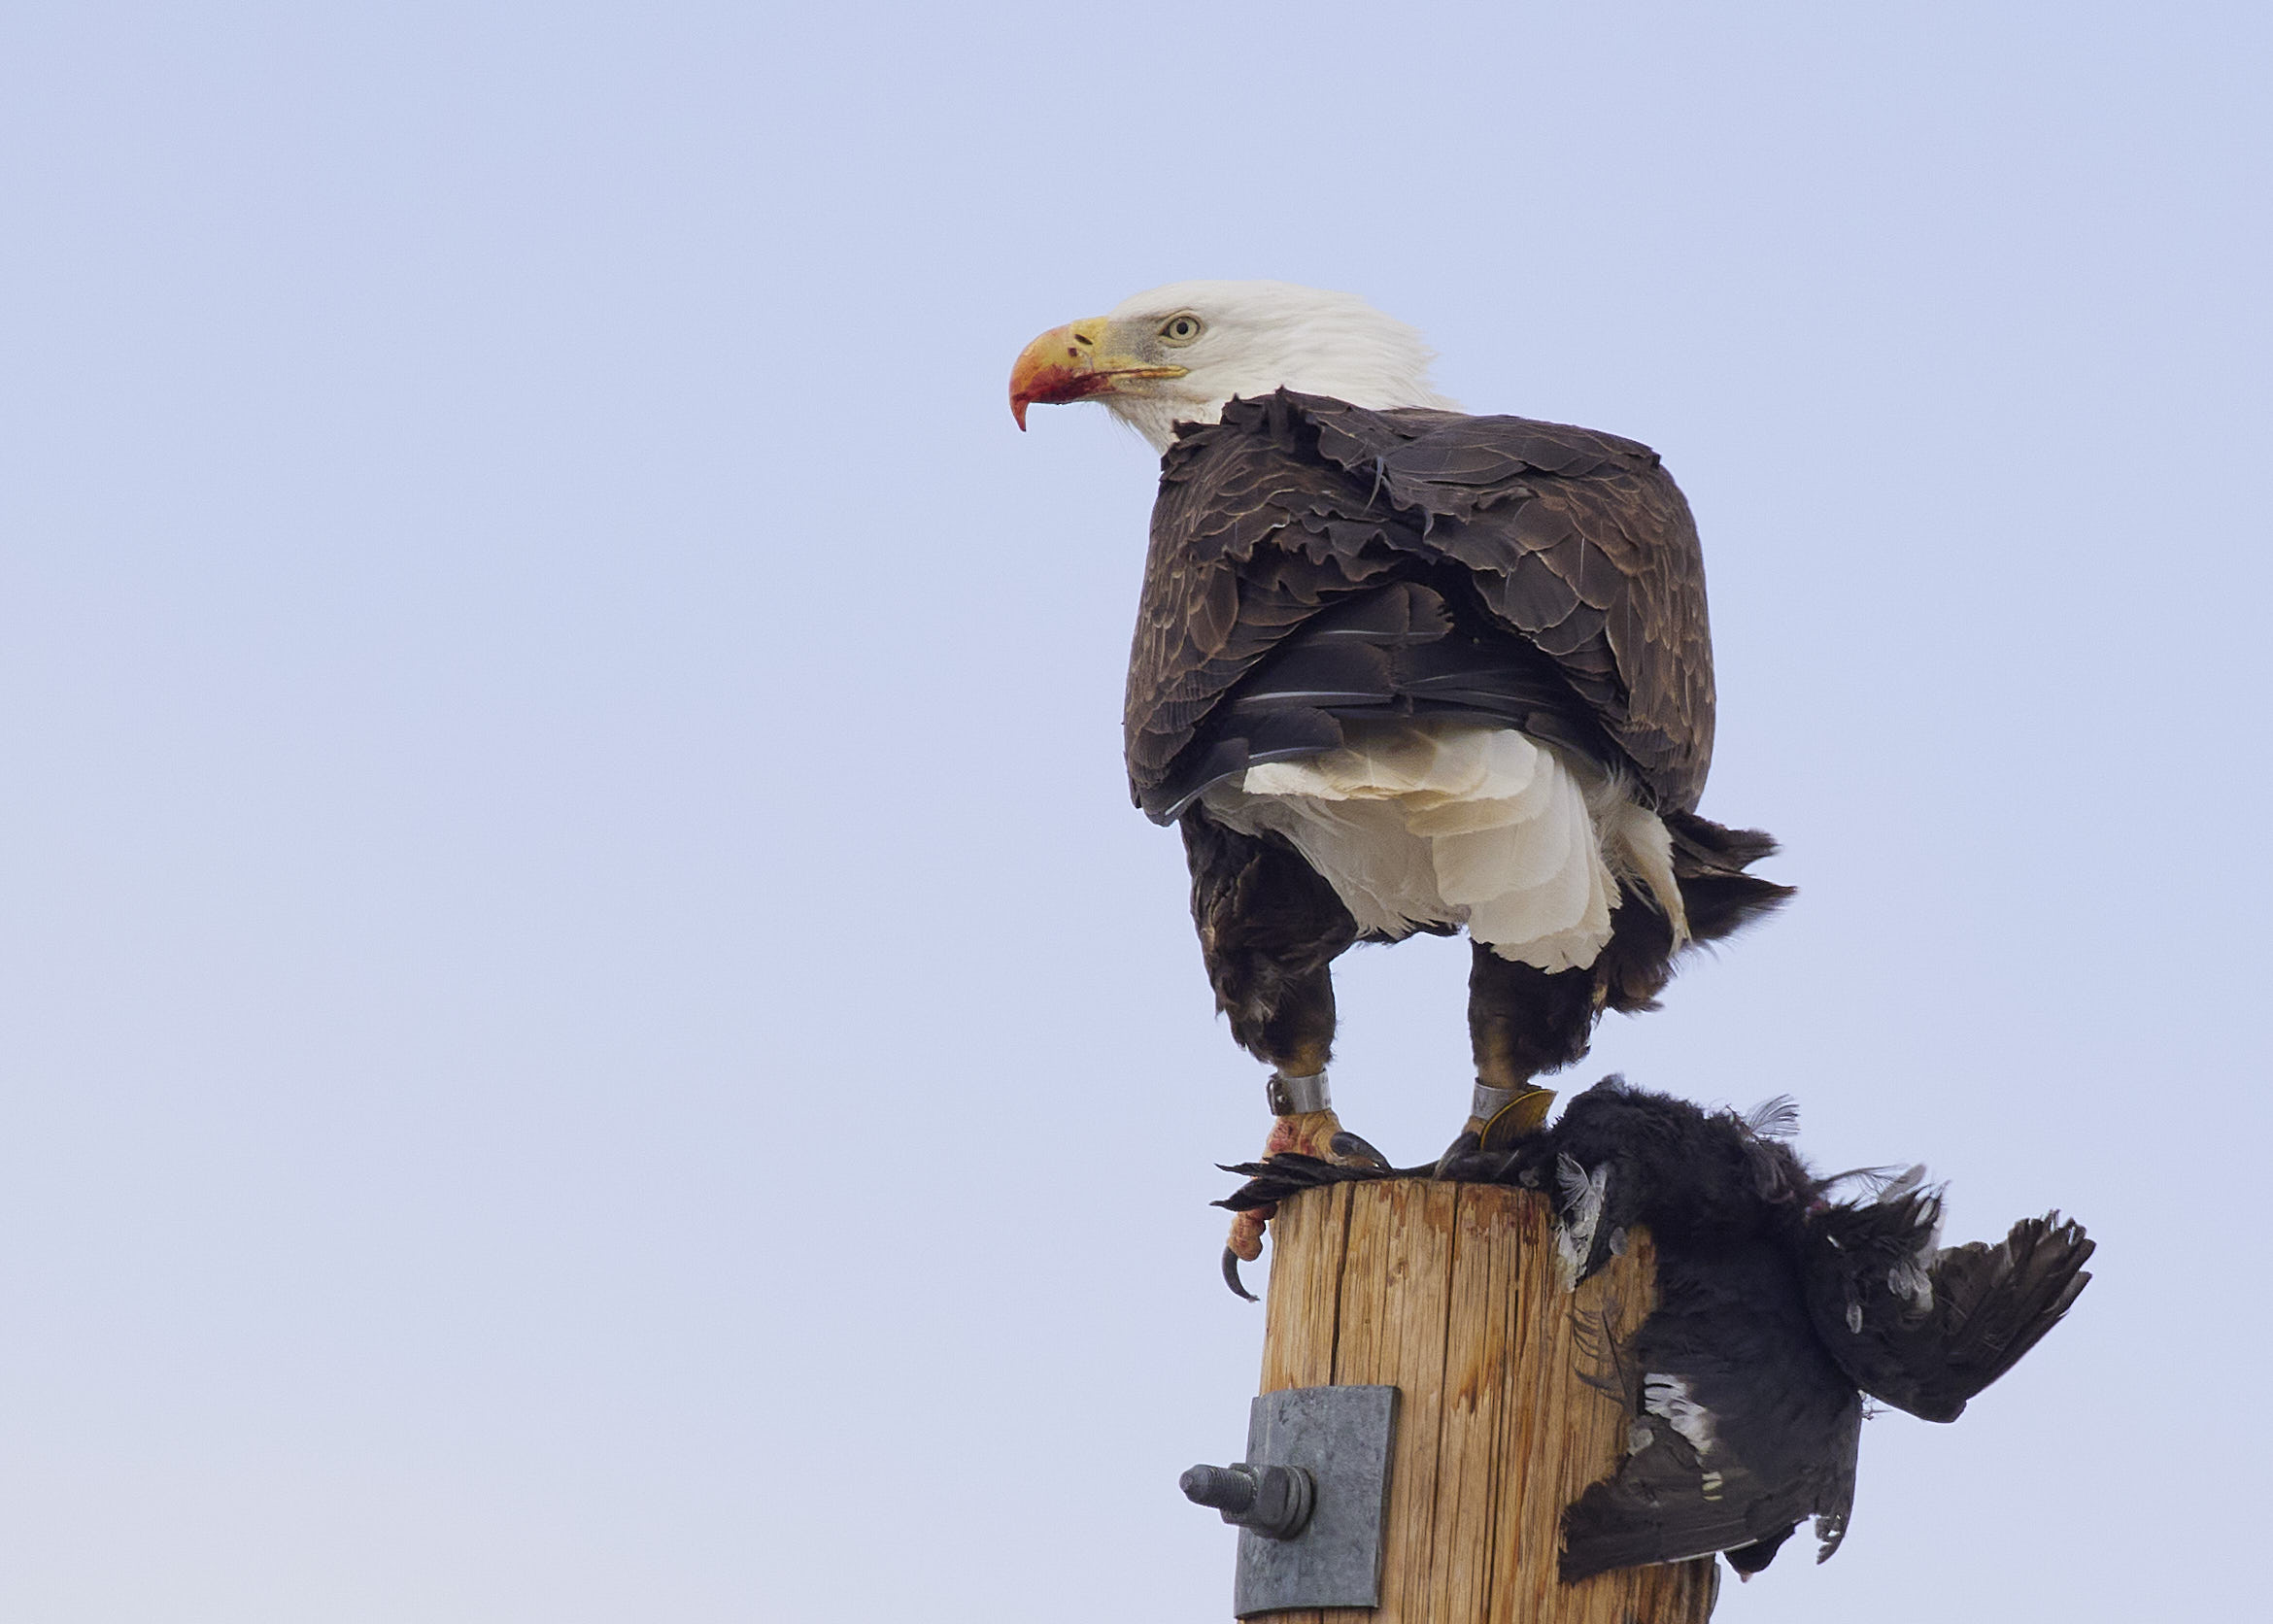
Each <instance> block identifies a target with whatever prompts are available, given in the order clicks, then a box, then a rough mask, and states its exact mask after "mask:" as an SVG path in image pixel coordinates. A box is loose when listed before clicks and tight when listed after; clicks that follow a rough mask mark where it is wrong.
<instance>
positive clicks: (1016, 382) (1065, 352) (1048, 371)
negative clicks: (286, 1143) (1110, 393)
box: [1010, 321, 1113, 429]
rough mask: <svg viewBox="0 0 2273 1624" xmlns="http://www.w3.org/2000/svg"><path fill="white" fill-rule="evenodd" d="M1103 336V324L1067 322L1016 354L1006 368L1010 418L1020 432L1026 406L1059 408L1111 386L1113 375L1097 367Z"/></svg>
mask: <svg viewBox="0 0 2273 1624" xmlns="http://www.w3.org/2000/svg"><path fill="white" fill-rule="evenodd" d="M1103 334H1104V323H1103V321H1069V322H1068V323H1067V324H1066V325H1065V326H1062V327H1052V328H1051V329H1050V330H1049V331H1048V332H1046V333H1044V334H1042V335H1041V337H1039V338H1037V339H1035V341H1034V342H1033V343H1032V344H1029V345H1028V346H1027V347H1026V348H1025V349H1024V350H1021V351H1020V352H1019V353H1018V363H1017V365H1015V366H1013V367H1011V369H1010V415H1011V416H1012V417H1014V418H1016V419H1017V420H1018V426H1019V427H1020V428H1021V429H1023V428H1024V427H1025V426H1026V409H1027V407H1028V406H1030V405H1033V404H1034V403H1035V402H1036V401H1039V402H1040V403H1041V404H1043V405H1045V406H1059V405H1063V404H1065V403H1066V402H1067V401H1069V400H1081V399H1084V398H1086V397H1087V396H1089V395H1093V394H1103V392H1104V391H1105V390H1107V389H1111V388H1112V387H1113V375H1112V374H1111V373H1110V372H1107V371H1103V370H1101V369H1100V368H1099V366H1098V364H1097V358H1098V349H1099V342H1098V341H1099V340H1100V339H1101V338H1103Z"/></svg>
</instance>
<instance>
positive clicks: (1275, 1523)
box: [1183, 1387, 1397, 1618]
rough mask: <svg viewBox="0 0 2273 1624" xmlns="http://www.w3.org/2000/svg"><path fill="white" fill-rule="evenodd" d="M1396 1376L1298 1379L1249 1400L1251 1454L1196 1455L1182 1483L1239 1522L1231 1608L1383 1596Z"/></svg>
mask: <svg viewBox="0 0 2273 1624" xmlns="http://www.w3.org/2000/svg"><path fill="white" fill-rule="evenodd" d="M1396 1416H1397V1389H1396V1388H1394V1387H1290V1388H1285V1389H1283V1390H1281V1391H1279V1392H1276V1393H1266V1394H1264V1395H1263V1396H1262V1397H1261V1398H1259V1399H1257V1400H1256V1401H1255V1402H1254V1404H1253V1405H1251V1406H1250V1407H1249V1409H1248V1411H1247V1458H1246V1459H1245V1460H1244V1461H1241V1462H1239V1463H1238V1464H1237V1465H1235V1466H1231V1467H1211V1466H1196V1467H1194V1468H1193V1469H1192V1470H1191V1471H1190V1472H1185V1473H1184V1476H1183V1489H1184V1493H1185V1494H1186V1495H1188V1496H1190V1497H1191V1498H1192V1499H1193V1500H1195V1501H1197V1502H1198V1503H1199V1504H1201V1505H1203V1506H1215V1507H1217V1508H1218V1509H1219V1510H1220V1511H1222V1513H1223V1520H1224V1521H1225V1522H1228V1523H1235V1524H1238V1529H1239V1559H1238V1577H1237V1578H1236V1579H1235V1580H1234V1582H1233V1586H1232V1611H1233V1612H1234V1613H1235V1614H1236V1615H1237V1616H1238V1617H1240V1618H1249V1617H1252V1616H1254V1615H1255V1614H1256V1613H1262V1612H1277V1611H1280V1610H1282V1609H1285V1608H1289V1607H1378V1606H1380V1604H1381V1546H1382V1534H1383V1528H1384V1524H1385V1521H1386V1514H1387V1510H1388V1501H1389V1440H1390V1438H1391V1437H1392V1435H1393V1431H1394V1428H1395V1425H1396Z"/></svg>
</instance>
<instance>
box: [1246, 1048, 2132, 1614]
mask: <svg viewBox="0 0 2273 1624" xmlns="http://www.w3.org/2000/svg"><path fill="white" fill-rule="evenodd" d="M1793 1121H1794V1113H1793V1111H1792V1109H1791V1107H1790V1105H1789V1104H1788V1102H1786V1101H1782V1100H1777V1101H1772V1102H1771V1103H1770V1104H1769V1105H1767V1106H1764V1107H1762V1108H1761V1109H1760V1110H1758V1111H1755V1112H1753V1113H1752V1114H1751V1115H1750V1116H1749V1117H1739V1116H1737V1115H1735V1114H1734V1113H1732V1112H1726V1111H1717V1112H1708V1111H1704V1110H1701V1109H1700V1108H1698V1107H1697V1106H1695V1105H1692V1104H1690V1103H1689V1102H1687V1101H1686V1100H1676V1099H1672V1098H1670V1097H1668V1096H1665V1095H1657V1094H1649V1093H1645V1092H1644V1091H1642V1090H1639V1089H1634V1088H1630V1087H1628V1086H1626V1085H1625V1084H1624V1083H1623V1082H1621V1081H1619V1080H1618V1079H1616V1078H1611V1079H1609V1080H1607V1081H1605V1082H1603V1083H1601V1084H1598V1085H1597V1086H1596V1087H1594V1088H1592V1089H1589V1090H1588V1091H1587V1092H1586V1093H1584V1094H1582V1095H1580V1096H1578V1099H1576V1100H1573V1101H1572V1102H1571V1105H1570V1108H1569V1109H1568V1110H1566V1111H1565V1112H1564V1113H1563V1116H1562V1118H1561V1119H1560V1120H1559V1121H1558V1122H1556V1123H1555V1124H1554V1125H1553V1126H1552V1127H1551V1128H1548V1129H1546V1130H1544V1132H1541V1133H1537V1134H1534V1135H1533V1136H1531V1137H1530V1138H1527V1139H1525V1140H1523V1141H1522V1142H1520V1143H1519V1144H1517V1145H1515V1146H1514V1147H1512V1148H1511V1149H1509V1150H1506V1151H1501V1152H1494V1153H1473V1154H1470V1155H1468V1156H1466V1157H1464V1158H1461V1159H1459V1160H1457V1161H1455V1162H1453V1163H1452V1164H1450V1165H1448V1166H1446V1167H1443V1169H1442V1172H1443V1174H1444V1176H1448V1177H1456V1178H1461V1179H1468V1180H1473V1181H1477V1182H1492V1183H1510V1184H1519V1185H1524V1186H1528V1187H1531V1188H1535V1189H1539V1190H1542V1191H1544V1192H1545V1193H1546V1194H1547V1195H1548V1196H1549V1197H1550V1199H1551V1200H1552V1201H1553V1202H1554V1205H1555V1211H1556V1222H1557V1238H1558V1246H1559V1248H1560V1252H1561V1258H1562V1262H1563V1265H1564V1268H1565V1270H1566V1273H1567V1274H1568V1276H1569V1278H1570V1279H1571V1281H1572V1283H1573V1284H1576V1283H1577V1282H1578V1281H1579V1280H1582V1279H1584V1278H1585V1277H1587V1276H1588V1275H1590V1274H1592V1273H1594V1272H1595V1271H1596V1270H1597V1269H1601V1268H1603V1267H1604V1265H1606V1264H1607V1263H1608V1262H1609V1261H1610V1259H1611V1257H1612V1256H1614V1255H1616V1254H1618V1253H1620V1252H1623V1251H1624V1250H1625V1247H1626V1242H1627V1235H1628V1233H1629V1232H1630V1231H1631V1230H1632V1229H1634V1228H1635V1227H1636V1226H1645V1227H1646V1228H1647V1229H1648V1231H1649V1234H1650V1236H1651V1238H1652V1239H1653V1241H1654V1242H1655V1245H1656V1249H1657V1301H1656V1305H1655V1307H1654V1309H1653V1310H1652V1312H1651V1313H1650V1315H1649V1317H1648V1318H1647V1319H1646V1320H1645V1321H1644V1322H1643V1324H1642V1326H1641V1327H1640V1329H1639V1330H1637V1331H1636V1332H1635V1334H1634V1335H1633V1336H1632V1337H1630V1338H1628V1339H1627V1340H1626V1341H1625V1342H1624V1343H1622V1344H1619V1345H1609V1344H1605V1345H1603V1346H1602V1348H1601V1353H1602V1364H1603V1366H1604V1369H1603V1370H1600V1371H1599V1372H1597V1373H1596V1379H1597V1380H1598V1381H1599V1382H1600V1383H1601V1384H1602V1385H1604V1386H1606V1387H1608V1388H1610V1389H1611V1390H1612V1391H1614V1392H1615V1393H1616V1394H1617V1396H1618V1397H1619V1399H1620V1400H1621V1401H1622V1402H1623V1403H1624V1404H1625V1405H1626V1407H1627V1411H1628V1413H1629V1415H1630V1416H1631V1417H1632V1424H1631V1426H1630V1428H1629V1432H1628V1442H1627V1455H1626V1458H1625V1460H1624V1461H1623V1462H1621V1463H1620V1465H1619V1467H1618V1469H1617V1471H1616V1472H1613V1473H1611V1475H1610V1476H1609V1477H1606V1478H1604V1479H1603V1480H1602V1481H1600V1482H1598V1483H1595V1484H1594V1485H1592V1486H1591V1487H1589V1488H1588V1489H1587V1491H1586V1492H1585V1493H1584V1494H1583V1495H1581V1496H1580V1497H1579V1498H1578V1500H1577V1501H1576V1502H1574V1503H1573V1504H1572V1505H1571V1506H1568V1507H1567V1508H1566V1509H1565V1511H1564V1514H1563V1555H1562V1575H1563V1577H1564V1578H1565V1579H1566V1580H1577V1579H1580V1578H1584V1577H1586V1576H1588V1575H1589V1574H1592V1573H1602V1572H1605V1571H1607V1570H1609V1569H1611V1568H1623V1567H1634V1566H1639V1565H1642V1564H1646V1563H1655V1562H1676V1561H1681V1560H1684V1559H1687V1558H1690V1557H1695V1556H1703V1555H1708V1554H1711V1553H1713V1552H1715V1551H1718V1552H1721V1553H1723V1554H1725V1555H1726V1556H1727V1558H1728V1561H1729V1565H1730V1566H1731V1567H1733V1568H1735V1569H1736V1571H1737V1572H1738V1573H1740V1574H1743V1575H1746V1576H1747V1577H1748V1576H1749V1575H1750V1574H1752V1573H1757V1572H1758V1571H1759V1570H1761V1569H1762V1568H1765V1567H1766V1566H1767V1565H1768V1563H1769V1562H1770V1561H1771V1560H1772V1559H1773V1558H1774V1556H1775V1554H1776V1552H1777V1550H1778V1548H1779V1547H1780V1546H1781V1544H1782V1543H1783V1541H1784V1540H1785V1539H1788V1538H1790V1536H1791V1535H1792V1533H1793V1531H1794V1530H1795V1529H1796V1528H1797V1527H1798V1525H1799V1524H1800V1523H1801V1522H1803V1521H1806V1520H1808V1519H1811V1518H1812V1519H1814V1522H1815V1535H1816V1539H1817V1540H1818V1550H1817V1560H1818V1561H1820V1560H1822V1559H1823V1558H1824V1557H1827V1556H1829V1555H1830V1554H1831V1552H1832V1551H1834V1550H1835V1549H1837V1548H1838V1545H1839V1542H1840V1539H1842V1538H1843V1537H1844V1535H1845V1533H1846V1530H1847V1523H1848V1517H1849V1511H1850V1509H1851V1507H1852V1505H1853V1500H1854V1473H1855V1461H1856V1453H1857V1448H1858V1446H1859V1443H1860V1440H1861V1430H1862V1421H1863V1397H1864V1396H1865V1395H1868V1396H1869V1397H1871V1398H1874V1399H1877V1400H1880V1401H1882V1402H1883V1403H1885V1404H1891V1405H1893V1406H1895V1407H1896V1408H1898V1409H1904V1410H1908V1411H1909V1412H1911V1413H1912V1414H1915V1415H1918V1416H1922V1417H1924V1418H1925V1419H1927V1420H1933V1421H1948V1420H1951V1419H1954V1418H1955V1416H1956V1415H1957V1414H1958V1412H1959V1411H1961V1410H1962V1409H1963V1408H1964V1407H1965V1404H1966V1402H1967V1401H1968V1400H1970V1399H1971V1398H1972V1397H1973V1396H1974V1395H1975V1394H1977V1393H1979V1392H1980V1391H1981V1390H1982V1389H1983V1388H1985V1387H1986V1386H1987V1385H1988V1384H1989V1383H1990V1382H1992V1381H1994V1380H1996V1378H1997V1377H1998V1376H2000V1375H2002V1374H2003V1373H2004V1372H2005V1371H2006V1370H2010V1369H2012V1367H2013V1365H2014V1364H2015V1363H2016V1362H2017V1361H2018V1360H2019V1358H2020V1356H2021V1355H2022V1354H2024V1353H2026V1352H2027V1351H2028V1349H2030V1348H2031V1347H2033V1346H2035V1345H2036V1343H2037V1341H2038V1340H2039V1339H2040V1338H2042V1337H2043V1336H2044V1335H2045V1333H2046V1332H2048V1331H2050V1330H2051V1329H2052V1326H2054V1325H2055V1324H2057V1323H2058V1322H2059V1320H2060V1317H2061V1316H2062V1315H2063V1314H2065V1313H2066V1312H2067V1310H2068V1308H2069V1307H2070V1306H2071V1305H2072V1304H2073V1303H2075V1301H2076V1297H2077V1294H2078V1293H2080V1292H2081V1291H2082V1290H2083V1289H2084V1286H2085V1283H2086V1281H2087V1280H2089V1279H2090V1275H2088V1274H2087V1273H2086V1272H2084V1264H2085V1263H2086V1260H2088V1259H2089V1257H2090V1256H2091V1251H2092V1243H2091V1241H2090V1240H2089V1239H2088V1238H2086V1235H2085V1234H2084V1232H2083V1230H2082V1228H2081V1227H2080V1226H2078V1225H2076V1224H2075V1223H2072V1222H2064V1221H2062V1220H2061V1219H2060V1217H2059V1215H2058V1214H2057V1213H2053V1214H2050V1215H2048V1216H2047V1217H2044V1218H2040V1219H2026V1220H2023V1221H2022V1222H2020V1223H2019V1224H2016V1225H2015V1226H2014V1227H2013V1229H2012V1232H2011V1233H2010V1234H2009V1235H2007V1236H2006V1238H2005V1239H2004V1240H2003V1241H2002V1242H2000V1243H1998V1244H1996V1245H1986V1244H1983V1243H1980V1242H1975V1243H1973V1244H1970V1245H1965V1246H1955V1247H1943V1246H1941V1244H1940V1242H1939V1227H1940V1221H1941V1200H1940V1196H1939V1193H1938V1192H1936V1191H1934V1190H1931V1189H1929V1188H1927V1187H1926V1186H1924V1185H1923V1184H1922V1182H1921V1177H1922V1171H1921V1169H1917V1168H1913V1169H1911V1170H1910V1171H1909V1172H1907V1173H1904V1174H1902V1175H1900V1176H1898V1177H1892V1178H1889V1177H1886V1176H1884V1175H1882V1174H1877V1173H1862V1174H1852V1173H1850V1174H1842V1175H1840V1176H1839V1177H1836V1178H1829V1179H1819V1178H1816V1177H1815V1176H1814V1175H1813V1174H1812V1173H1810V1172H1809V1170H1808V1168H1807V1167H1806V1166H1805V1164H1803V1163H1802V1162H1801V1161H1800V1159H1799V1157H1798V1156H1797V1155H1796V1154H1794V1153H1793V1151H1792V1149H1791V1148H1790V1146H1789V1145H1788V1144H1786V1143H1784V1142H1783V1141H1784V1137H1785V1135H1787V1134H1788V1133H1790V1132H1791V1129H1792V1126H1793ZM1240 1170H1242V1171H1249V1172H1251V1173H1252V1174H1253V1175H1254V1176H1252V1177H1251V1178H1250V1181H1249V1184H1248V1185H1247V1186H1246V1187H1245V1188H1244V1189H1242V1190H1241V1191H1240V1192H1238V1194H1236V1195H1235V1196H1234V1197H1232V1198H1231V1200H1230V1201H1226V1202H1225V1203H1224V1204H1226V1205H1228V1206H1233V1207H1234V1208H1235V1210H1236V1209H1238V1207H1239V1206H1251V1205H1254V1204H1257V1203H1261V1202H1269V1201H1281V1200H1285V1199H1286V1198H1287V1197H1288V1196H1290V1195H1291V1194H1293V1193H1294V1191H1295V1190H1296V1189H1299V1188H1301V1187H1303V1186H1304V1185H1305V1184H1306V1183H1314V1182H1325V1181H1327V1180H1328V1179H1330V1178H1331V1179H1346V1178H1352V1177H1367V1176H1373V1177H1379V1176H1385V1174H1384V1172H1383V1171H1380V1170H1371V1171H1361V1170H1358V1169H1355V1168H1350V1167H1328V1166H1327V1165H1326V1164H1323V1163H1318V1162H1304V1161H1300V1160H1298V1159H1295V1158H1289V1157H1278V1158H1273V1159H1272V1161H1271V1162H1269V1163H1267V1164H1260V1165H1257V1166H1255V1167H1251V1168H1242V1169H1240ZM1849 1186H1859V1187H1860V1188H1861V1190H1862V1192H1863V1193H1862V1194H1861V1195H1860V1196H1859V1197H1857V1198H1855V1199H1852V1200H1848V1201H1835V1200H1833V1199H1832V1198H1833V1196H1834V1194H1835V1193H1836V1192H1837V1191H1839V1190H1840V1189H1842V1188H1846V1187H1849Z"/></svg>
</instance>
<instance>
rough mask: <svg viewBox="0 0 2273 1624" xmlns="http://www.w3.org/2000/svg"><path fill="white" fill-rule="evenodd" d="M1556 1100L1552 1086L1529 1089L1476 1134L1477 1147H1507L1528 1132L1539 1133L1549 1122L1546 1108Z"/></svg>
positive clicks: (1494, 1114)
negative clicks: (1543, 1124) (1542, 1125)
mask: <svg viewBox="0 0 2273 1624" xmlns="http://www.w3.org/2000/svg"><path fill="white" fill-rule="evenodd" d="M1554 1102H1555V1091H1554V1090H1553V1089H1551V1088H1534V1089H1526V1090H1525V1091H1524V1092H1523V1093H1521V1094H1519V1095H1517V1096H1516V1097H1515V1098H1514V1099H1513V1100H1510V1101H1509V1102H1508V1103H1507V1104H1505V1105H1503V1106H1501V1107H1500V1108H1499V1109H1498V1110H1497V1111H1495V1112H1493V1113H1492V1119H1491V1121H1489V1122H1487V1123H1485V1124H1484V1125H1483V1130H1482V1132H1481V1133H1479V1134H1478V1135H1477V1141H1478V1142H1477V1145H1476V1148H1477V1149H1478V1150H1505V1149H1507V1148H1508V1147H1509V1146H1510V1145H1512V1144H1513V1143H1514V1142H1515V1141H1516V1140H1517V1139H1520V1138H1522V1137H1523V1136H1524V1135H1525V1134H1527V1133H1538V1132H1539V1128H1540V1125H1541V1124H1542V1123H1544V1122H1545V1121H1546V1114H1547V1107H1548V1106H1549V1105H1552V1104H1553V1103H1554Z"/></svg>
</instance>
